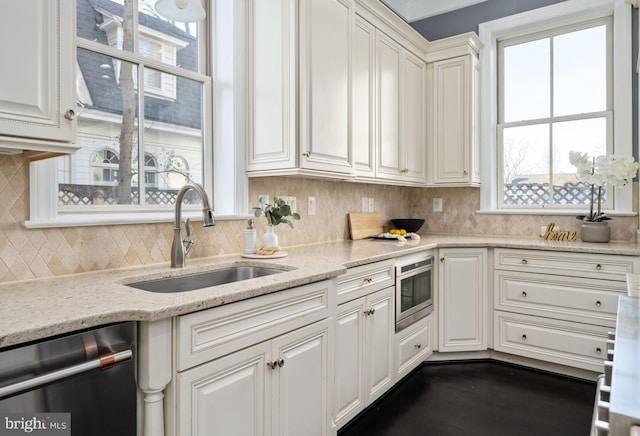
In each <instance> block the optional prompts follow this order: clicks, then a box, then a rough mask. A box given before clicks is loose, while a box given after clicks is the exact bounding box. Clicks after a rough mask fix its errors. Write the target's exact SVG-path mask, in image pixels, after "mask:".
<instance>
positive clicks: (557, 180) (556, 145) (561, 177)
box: [553, 118, 607, 205]
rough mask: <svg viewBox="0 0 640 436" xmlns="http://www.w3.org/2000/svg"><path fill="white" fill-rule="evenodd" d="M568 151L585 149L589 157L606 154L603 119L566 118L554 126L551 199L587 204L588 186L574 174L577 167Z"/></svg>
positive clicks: (589, 195) (589, 199)
mask: <svg viewBox="0 0 640 436" xmlns="http://www.w3.org/2000/svg"><path fill="white" fill-rule="evenodd" d="M571 151H580V152H582V153H587V154H588V155H589V156H591V157H597V156H600V155H603V154H607V121H606V119H605V118H594V119H588V120H577V121H566V122H562V123H556V124H554V126H553V184H554V195H553V202H554V203H555V204H561V205H568V204H589V203H590V201H591V186H590V185H586V184H584V183H582V182H581V181H580V179H578V177H577V176H576V167H574V166H573V165H571V163H570V162H569V153H570V152H571ZM605 198H606V195H605Z"/></svg>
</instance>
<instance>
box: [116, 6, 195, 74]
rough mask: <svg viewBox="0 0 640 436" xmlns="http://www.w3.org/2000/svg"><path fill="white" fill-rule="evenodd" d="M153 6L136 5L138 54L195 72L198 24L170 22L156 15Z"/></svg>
mask: <svg viewBox="0 0 640 436" xmlns="http://www.w3.org/2000/svg"><path fill="white" fill-rule="evenodd" d="M120 1H122V0H120ZM155 4H156V0H140V1H139V2H138V5H139V6H138V21H139V35H138V52H139V54H140V55H141V56H143V57H146V58H151V59H154V60H156V61H159V62H164V63H165V64H169V65H174V66H180V67H181V68H184V69H186V70H189V71H198V23H179V22H174V21H170V20H168V19H166V18H164V17H162V16H161V15H159V14H158V12H157V11H156V10H155V7H154V6H155Z"/></svg>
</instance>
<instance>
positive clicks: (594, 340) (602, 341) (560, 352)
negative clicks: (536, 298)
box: [494, 311, 610, 372]
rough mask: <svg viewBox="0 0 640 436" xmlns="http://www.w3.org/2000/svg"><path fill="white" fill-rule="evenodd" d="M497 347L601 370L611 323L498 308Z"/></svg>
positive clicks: (570, 364) (563, 363)
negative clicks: (598, 324)
mask: <svg viewBox="0 0 640 436" xmlns="http://www.w3.org/2000/svg"><path fill="white" fill-rule="evenodd" d="M494 320H495V321H494V322H495V326H494V327H495V340H494V349H495V350H497V351H502V352H505V353H511V354H517V355H520V356H525V357H530V358H533V359H539V360H544V361H547V362H554V363H559V364H562V365H567V366H572V367H576V368H582V369H587V370H590V371H596V372H602V371H603V370H604V364H603V362H604V359H605V358H606V354H607V332H608V331H609V330H610V328H608V327H600V326H594V325H586V324H578V323H574V322H570V321H561V320H554V319H547V318H537V317H533V316H528V315H521V314H517V313H505V312H499V311H496V312H495V317H494Z"/></svg>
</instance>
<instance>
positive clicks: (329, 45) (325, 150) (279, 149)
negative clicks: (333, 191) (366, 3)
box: [247, 0, 354, 178]
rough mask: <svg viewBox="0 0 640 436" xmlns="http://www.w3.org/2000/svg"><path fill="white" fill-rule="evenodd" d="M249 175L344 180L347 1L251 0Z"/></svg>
mask: <svg viewBox="0 0 640 436" xmlns="http://www.w3.org/2000/svg"><path fill="white" fill-rule="evenodd" d="M249 15H250V17H249V20H250V23H249V27H250V29H251V47H250V86H249V126H248V127H249V128H248V133H249V148H248V160H247V171H248V172H249V175H275V174H300V175H316V176H322V177H334V178H345V177H346V178H348V177H352V175H353V172H354V171H353V157H352V151H351V134H350V107H351V76H350V71H351V29H352V22H353V4H352V3H351V1H349V0H303V1H295V0H252V1H251V2H250V14H249Z"/></svg>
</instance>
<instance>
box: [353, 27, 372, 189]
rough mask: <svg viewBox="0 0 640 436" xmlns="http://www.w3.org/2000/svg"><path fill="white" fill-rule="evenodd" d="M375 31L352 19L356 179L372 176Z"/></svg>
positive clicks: (354, 160)
mask: <svg viewBox="0 0 640 436" xmlns="http://www.w3.org/2000/svg"><path fill="white" fill-rule="evenodd" d="M375 50H376V42H375V28H374V27H373V26H372V25H371V24H369V23H368V22H366V21H365V20H363V19H362V18H360V17H359V16H356V19H355V25H354V26H353V56H352V65H351V68H352V70H351V71H352V74H351V90H352V102H351V105H352V106H351V122H352V129H353V132H352V137H351V144H352V149H353V165H354V168H355V172H356V174H357V175H358V176H364V177H373V176H375V109H376V105H375V100H374V99H375V63H374V61H375Z"/></svg>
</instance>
